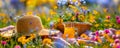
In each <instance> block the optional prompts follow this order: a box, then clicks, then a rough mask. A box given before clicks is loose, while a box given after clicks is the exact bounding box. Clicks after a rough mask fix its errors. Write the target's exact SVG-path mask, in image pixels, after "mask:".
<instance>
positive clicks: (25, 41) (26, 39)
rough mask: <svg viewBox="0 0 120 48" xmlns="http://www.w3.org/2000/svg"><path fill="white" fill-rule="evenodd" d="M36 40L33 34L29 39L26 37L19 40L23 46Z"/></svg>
mask: <svg viewBox="0 0 120 48" xmlns="http://www.w3.org/2000/svg"><path fill="white" fill-rule="evenodd" d="M34 38H35V34H31V35H30V37H29V38H26V36H21V37H19V38H18V42H21V43H22V44H26V43H27V42H30V41H31V40H32V39H34Z"/></svg>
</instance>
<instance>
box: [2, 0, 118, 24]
mask: <svg viewBox="0 0 120 48" xmlns="http://www.w3.org/2000/svg"><path fill="white" fill-rule="evenodd" d="M93 10H96V11H97V12H99V13H100V14H114V15H120V0H0V20H1V21H0V22H2V23H6V24H8V25H9V24H10V22H16V21H17V19H18V18H20V17H21V16H23V15H25V14H33V15H38V16H40V17H41V18H43V16H45V19H44V20H50V19H51V18H52V17H53V16H59V15H62V16H64V15H65V14H66V13H67V14H68V15H69V14H70V15H71V14H72V15H71V16H74V15H75V13H76V12H79V13H80V14H83V15H86V14H87V13H89V12H94V11H93ZM105 12H107V13H105ZM70 15H69V16H70ZM43 22H45V21H43ZM2 23H0V24H1V25H3V24H2ZM43 24H44V23H43Z"/></svg>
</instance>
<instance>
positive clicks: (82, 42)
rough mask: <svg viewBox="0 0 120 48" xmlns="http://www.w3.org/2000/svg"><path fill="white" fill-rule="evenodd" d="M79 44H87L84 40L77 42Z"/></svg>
mask: <svg viewBox="0 0 120 48" xmlns="http://www.w3.org/2000/svg"><path fill="white" fill-rule="evenodd" d="M77 42H78V43H79V44H86V42H85V41H84V40H78V41H77Z"/></svg>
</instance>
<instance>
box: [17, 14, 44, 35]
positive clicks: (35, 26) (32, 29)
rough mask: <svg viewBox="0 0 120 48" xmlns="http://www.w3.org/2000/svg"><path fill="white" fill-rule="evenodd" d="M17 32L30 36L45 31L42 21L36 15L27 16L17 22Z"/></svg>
mask: <svg viewBox="0 0 120 48" xmlns="http://www.w3.org/2000/svg"><path fill="white" fill-rule="evenodd" d="M16 27H17V32H18V33H20V34H22V35H26V36H29V35H30V34H31V33H37V32H39V31H40V30H42V29H43V25H42V22H41V19H40V18H39V17H38V16H34V15H25V16H23V17H22V18H20V19H19V20H18V21H17V26H16Z"/></svg>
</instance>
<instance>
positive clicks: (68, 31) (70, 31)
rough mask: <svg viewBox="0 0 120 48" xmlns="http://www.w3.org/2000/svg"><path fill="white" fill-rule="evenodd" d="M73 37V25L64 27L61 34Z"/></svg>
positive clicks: (64, 36)
mask: <svg viewBox="0 0 120 48" xmlns="http://www.w3.org/2000/svg"><path fill="white" fill-rule="evenodd" d="M66 37H68V38H74V37H75V29H74V28H73V27H65V31H64V34H63V38H66Z"/></svg>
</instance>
